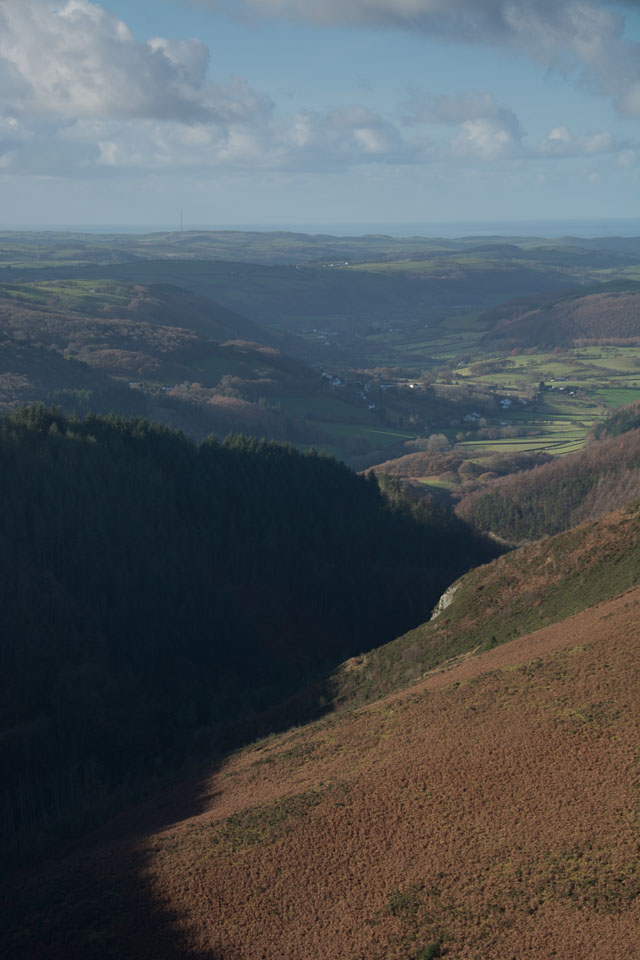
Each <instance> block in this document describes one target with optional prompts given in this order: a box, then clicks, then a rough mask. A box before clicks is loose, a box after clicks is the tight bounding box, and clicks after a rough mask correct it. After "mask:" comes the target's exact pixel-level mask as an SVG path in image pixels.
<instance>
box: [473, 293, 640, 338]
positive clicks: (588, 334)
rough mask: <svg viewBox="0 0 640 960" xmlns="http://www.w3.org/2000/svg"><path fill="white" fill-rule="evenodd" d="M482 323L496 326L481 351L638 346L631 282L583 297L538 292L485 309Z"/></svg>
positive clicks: (637, 297) (637, 304) (639, 307)
mask: <svg viewBox="0 0 640 960" xmlns="http://www.w3.org/2000/svg"><path fill="white" fill-rule="evenodd" d="M481 321H482V322H483V323H486V324H491V325H492V326H493V325H494V326H493V329H491V330H490V331H489V332H488V333H486V334H485V335H484V337H483V338H482V341H481V342H482V344H483V346H485V347H489V348H494V349H500V350H504V349H509V348H514V347H531V348H536V349H538V350H540V349H545V348H547V349H548V348H553V347H562V346H564V347H568V346H585V345H588V344H605V343H616V344H624V343H637V342H638V338H639V337H640V291H639V289H638V284H637V283H635V282H628V283H627V284H626V285H625V284H623V283H622V282H619V283H615V284H605V285H603V287H602V289H601V291H600V290H598V289H592V290H589V291H588V292H586V293H582V294H580V293H576V292H574V291H571V292H569V291H564V292H563V294H562V295H558V294H547V293H544V292H543V291H542V290H541V291H540V294H538V295H536V296H535V297H524V298H521V299H518V300H513V301H511V302H509V303H505V304H501V305H500V306H499V307H495V308H493V309H492V310H488V311H487V312H486V313H484V314H483V315H482V318H481Z"/></svg>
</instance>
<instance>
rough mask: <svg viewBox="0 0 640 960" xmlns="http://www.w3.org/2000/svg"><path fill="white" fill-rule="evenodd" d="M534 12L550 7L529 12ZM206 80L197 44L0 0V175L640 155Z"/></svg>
mask: <svg viewBox="0 0 640 960" xmlns="http://www.w3.org/2000/svg"><path fill="white" fill-rule="evenodd" d="M247 3H250V4H251V5H252V6H253V7H254V8H256V9H257V8H260V9H262V10H263V11H264V12H269V13H271V14H273V15H275V14H278V15H284V14H285V13H287V12H289V13H293V12H294V11H296V10H298V9H299V12H300V15H302V11H303V9H304V10H307V12H308V11H309V10H310V9H311V7H313V8H314V9H315V10H316V12H315V13H313V16H316V17H319V18H322V19H323V20H324V19H326V20H327V21H328V20H330V19H331V18H337V17H338V15H340V16H341V17H343V18H345V17H346V18H347V19H348V20H349V22H353V23H360V22H369V21H371V20H372V18H373V19H376V18H377V21H379V22H380V23H383V22H384V23H386V22H390V21H389V18H390V17H394V18H396V20H397V18H400V19H401V20H402V22H404V21H407V22H408V18H410V17H414V18H417V21H419V22H420V23H423V22H424V18H425V16H426V15H427V14H428V15H429V16H430V17H436V14H437V16H438V17H440V18H441V19H442V18H445V19H447V18H448V21H447V22H449V27H448V29H451V30H453V25H454V21H455V23H458V22H459V21H460V18H462V20H465V17H468V18H469V24H467V26H466V27H465V29H468V30H471V25H470V23H471V20H473V22H474V23H475V22H480V21H479V20H478V17H480V19H482V17H484V18H485V19H484V21H483V23H484V28H483V29H486V30H488V29H489V27H488V24H489V21H491V22H492V23H494V27H495V29H501V30H503V31H504V29H505V26H504V10H503V7H504V4H503V3H501V2H498V0H492V2H485V3H479V4H478V5H477V8H476V5H472V4H471V3H470V2H469V0H448V2H447V5H446V8H445V4H444V0H442V2H440V0H438V2H436V0H394V3H393V4H391V3H390V2H388V0H345V2H344V3H343V4H340V5H338V4H337V3H336V2H334V0H325V3H324V4H323V5H320V4H301V3H300V4H297V3H296V2H295V0H247ZM521 5H522V4H520V6H521ZM513 6H514V11H515V7H516V6H517V4H515V5H513ZM529 6H530V7H531V8H532V9H533V8H534V7H535V8H542V7H543V6H545V4H543V3H542V0H531V3H530V4H529V5H528V7H529ZM549 7H550V5H549ZM392 8H393V10H392ZM340 11H341V12H340ZM447 11H448V12H447ZM514 11H512V14H511V17H512V19H513V18H514V17H515V12H514ZM489 14H491V16H489ZM309 15H311V14H309ZM442 22H443V23H444V20H442ZM465 22H466V21H465ZM500 24H502V26H500ZM209 70H210V56H209V50H208V48H207V47H206V46H205V45H204V44H203V43H201V42H200V41H199V40H195V39H187V40H171V39H166V38H162V37H155V38H152V39H150V40H148V41H147V42H144V43H141V42H139V41H137V40H136V39H135V37H134V36H133V34H132V33H131V31H130V30H129V28H128V26H127V25H126V24H125V23H124V22H123V21H122V20H120V19H119V18H118V17H116V16H115V15H114V14H112V13H110V12H109V11H108V10H106V9H104V8H103V7H102V6H100V5H99V4H98V3H95V2H91V0H58V3H57V5H56V3H55V2H54V0H0V95H1V106H0V173H3V174H7V173H15V174H27V175H33V176H72V177H92V176H94V177H96V176H97V177H114V176H122V175H132V174H133V175H144V174H146V173H148V172H170V173H171V172H173V173H179V172H188V173H190V174H193V175H198V176H211V175H213V174H214V173H215V172H216V171H225V170H234V171H235V170H266V171H274V170H280V171H312V172H315V171H318V172H321V171H328V172H333V171H342V170H347V169H351V168H354V167H360V166H364V165H375V164H378V165H380V164H386V165H393V166H401V165H407V164H414V165H438V164H440V165H442V166H447V165H449V164H452V163H454V164H456V165H458V166H462V167H464V166H465V165H473V164H485V165H487V164H498V163H500V162H502V161H513V160H514V159H515V160H520V159H523V160H524V159H530V160H531V159H535V160H541V161H543V160H554V159H556V160H561V159H562V158H565V157H576V156H595V155H598V154H605V153H618V154H619V158H618V162H619V163H620V165H621V166H631V165H632V164H634V163H635V162H636V159H637V158H636V153H635V150H636V146H637V145H636V144H634V143H630V142H629V143H624V144H621V143H618V142H616V141H615V139H614V138H613V137H612V135H611V134H610V133H608V132H606V131H604V132H602V131H601V132H598V131H596V132H593V133H591V134H589V135H587V136H583V137H580V136H578V137H574V136H573V135H572V134H571V133H569V131H568V129H567V128H566V127H564V126H560V125H558V126H556V127H554V128H553V129H552V130H551V131H550V132H549V134H548V135H547V137H546V138H544V139H543V140H542V141H540V142H539V143H538V144H536V145H534V146H530V145H528V144H527V142H526V140H525V134H524V132H523V131H522V128H521V125H520V122H519V120H518V117H517V116H516V114H515V113H514V112H513V110H512V109H511V108H510V107H509V106H507V105H505V104H502V103H499V102H498V101H496V100H495V98H494V97H493V96H492V95H491V94H490V93H489V92H486V91H481V90H468V91H463V92H461V93H457V94H452V95H442V94H440V95H434V94H432V93H430V92H428V91H420V90H411V91H410V92H409V93H408V95H407V98H406V101H405V103H404V104H400V105H399V106H398V109H397V111H396V113H395V115H394V116H393V117H391V118H389V117H386V116H384V115H382V114H381V113H380V112H377V111H376V110H373V109H371V108H369V107H366V106H363V105H362V104H358V103H353V104H347V105H344V104H343V105H340V106H338V107H328V108H326V109H324V110H310V109H307V110H304V109H303V110H299V111H297V112H295V113H293V114H288V115H282V114H281V113H280V112H279V111H278V110H277V109H276V105H275V104H274V103H273V101H272V100H271V99H270V97H269V96H267V95H265V94H264V93H263V92H261V91H259V90H256V89H254V88H253V87H251V86H250V85H249V84H248V83H247V82H246V81H244V80H243V79H242V78H240V77H236V78H234V79H232V80H231V81H229V82H228V83H225V84H219V83H215V82H212V81H211V80H210V79H209Z"/></svg>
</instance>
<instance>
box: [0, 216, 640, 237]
mask: <svg viewBox="0 0 640 960" xmlns="http://www.w3.org/2000/svg"><path fill="white" fill-rule="evenodd" d="M178 229H179V225H177V224H175V223H173V224H166V223H156V224H131V223H110V224H95V223H94V224H28V225H27V224H22V225H19V224H6V225H4V226H3V225H1V224H0V231H2V230H33V231H39V230H46V231H56V232H58V231H59V232H68V231H71V232H74V233H94V234H114V233H156V232H163V233H164V232H166V231H173V230H178ZM184 229H185V230H251V231H253V230H255V231H258V232H270V231H280V230H284V231H291V232H293V233H309V234H328V235H331V236H336V237H360V236H363V235H365V234H376V233H378V234H380V233H382V234H386V235H387V236H390V237H444V238H447V239H453V238H454V237H474V236H475V237H491V236H508V237H544V238H553V237H585V238H588V237H637V236H640V219H638V218H632V217H627V218H625V219H612V220H493V221H488V220H447V221H436V220H433V221H430V222H416V223H411V222H409V223H198V224H192V223H186V222H185V224H184Z"/></svg>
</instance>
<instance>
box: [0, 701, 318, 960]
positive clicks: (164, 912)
mask: <svg viewBox="0 0 640 960" xmlns="http://www.w3.org/2000/svg"><path fill="white" fill-rule="evenodd" d="M324 692H325V688H324V685H323V684H322V683H319V684H316V685H314V686H313V687H309V688H307V689H306V690H304V691H302V692H298V693H297V694H296V695H295V696H293V697H291V698H289V699H288V700H286V701H285V702H284V703H282V704H280V705H279V706H278V707H276V708H273V709H271V710H269V711H268V712H267V713H265V714H263V715H262V716H260V717H258V718H255V719H254V720H253V721H251V722H243V723H242V724H238V725H237V726H236V727H234V728H232V729H229V730H228V731H227V734H226V736H225V741H224V750H220V749H218V751H217V753H218V757H217V760H216V762H213V761H210V762H209V763H205V761H204V759H202V763H201V774H200V776H199V777H193V776H192V777H191V778H189V779H188V780H185V781H184V782H183V783H182V784H180V785H179V786H177V787H174V788H173V789H171V790H167V788H164V790H162V791H161V792H159V795H158V796H157V797H155V798H153V799H151V800H147V801H144V802H142V803H138V804H136V805H135V806H133V807H131V808H129V809H126V810H124V811H122V812H121V813H120V814H118V815H116V816H114V817H113V818H111V819H110V820H109V821H108V822H107V823H105V824H103V825H102V826H101V827H99V828H98V829H97V830H95V831H93V832H92V833H91V834H90V835H86V834H85V835H84V836H80V837H78V838H77V839H75V840H73V841H71V842H70V843H69V844H67V845H66V846H65V847H64V848H62V849H59V850H58V851H56V852H54V853H53V854H52V855H51V856H50V858H49V859H47V860H46V861H44V862H41V863H38V864H37V865H34V866H30V867H24V868H22V869H21V870H20V871H18V872H17V873H14V874H12V875H11V876H10V879H9V881H8V883H6V884H5V885H4V889H3V888H2V887H1V886H0V902H2V904H3V910H2V915H3V918H2V919H1V920H0V955H2V956H5V957H11V960H111V958H113V960H226V955H225V953H224V952H223V951H220V950H219V949H217V948H211V949H205V950H199V949H195V948H194V947H193V946H192V945H191V944H190V943H189V941H188V938H187V935H186V934H185V932H184V931H183V929H182V927H181V923H182V922H183V921H184V919H185V918H184V917H181V916H180V915H179V914H178V913H177V911H176V910H175V908H174V907H173V906H172V905H171V904H170V903H167V902H162V900H161V898H160V897H159V895H158V892H157V890H156V889H154V887H153V885H152V873H153V855H154V851H153V847H154V840H153V837H154V836H155V835H157V834H159V833H162V831H164V830H167V829H169V828H171V827H172V826H173V825H175V824H179V823H180V822H182V821H184V820H186V819H188V818H190V817H196V816H198V814H200V813H202V812H203V811H204V810H205V809H206V808H207V806H208V804H209V803H210V801H211V799H212V797H211V794H210V793H208V792H207V790H208V783H207V781H209V780H210V778H211V777H212V776H214V775H215V773H216V770H217V769H218V768H219V767H220V765H221V764H222V762H223V761H224V758H225V756H227V755H228V754H229V753H230V752H231V751H232V750H235V749H237V748H239V747H241V746H243V745H244V744H247V743H249V742H251V741H253V740H255V739H257V738H259V737H262V736H266V735H268V734H271V733H279V732H282V731H284V730H286V729H288V728H290V727H291V726H293V725H296V724H302V723H307V722H310V721H312V720H314V719H318V718H319V717H320V716H321V715H322V714H323V713H325V712H326V710H327V707H326V706H325V703H326V700H325V698H324V696H323V693H324ZM206 739H207V738H206V735H205V736H203V742H202V743H201V745H200V750H201V754H202V758H204V756H205V755H206V750H207V747H206ZM218 747H220V743H219V742H218ZM169 872H170V873H171V878H172V882H173V883H175V888H176V889H177V890H180V889H181V887H182V884H183V881H182V878H181V875H180V865H179V864H176V865H171V866H170V868H169ZM237 946H241V945H240V944H238V945H237ZM234 955H235V953H234Z"/></svg>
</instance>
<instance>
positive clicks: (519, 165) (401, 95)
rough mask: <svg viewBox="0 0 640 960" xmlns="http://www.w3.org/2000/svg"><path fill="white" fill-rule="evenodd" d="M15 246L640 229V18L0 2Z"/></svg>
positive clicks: (383, 0)
mask: <svg viewBox="0 0 640 960" xmlns="http://www.w3.org/2000/svg"><path fill="white" fill-rule="evenodd" d="M0 199H1V204H0V211H1V213H0V229H2V228H3V224H4V227H5V228H6V227H7V226H16V225H23V226H26V227H28V226H30V225H36V224H37V225H43V224H48V225H60V226H62V225H74V224H82V225H88V226H89V225H99V224H101V225H109V224H118V225H123V224H141V225H154V224H157V225H160V224H162V225H166V224H176V225H177V224H178V223H179V218H180V211H182V213H183V222H184V225H185V227H189V226H194V227H195V226H204V225H207V226H216V225H222V224H224V225H225V226H228V225H237V226H238V227H242V226H244V225H248V224H251V225H255V224H288V225H292V226H294V225H296V224H309V223H314V224H323V223H331V224H340V223H363V224H365V223H376V224H384V223H385V222H393V223H405V222H406V223H412V222H421V223H425V222H429V221H439V222H441V221H453V222H460V221H492V220H496V221H497V220H499V221H507V222H509V221H513V222H517V221H523V220H536V221H541V220H555V221H557V220H581V219H585V220H587V219H591V220H593V219H599V218H602V219H605V218H606V219H611V218H627V217H638V215H639V213H640V0H626V2H613V0H560V2H559V0H104V2H100V3H98V2H94V0H54V2H52V0H0Z"/></svg>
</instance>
